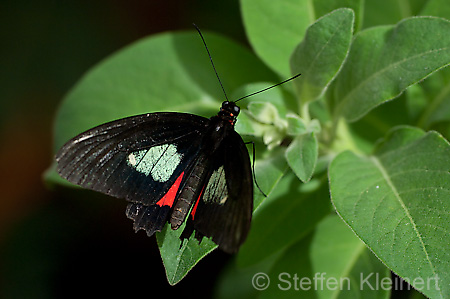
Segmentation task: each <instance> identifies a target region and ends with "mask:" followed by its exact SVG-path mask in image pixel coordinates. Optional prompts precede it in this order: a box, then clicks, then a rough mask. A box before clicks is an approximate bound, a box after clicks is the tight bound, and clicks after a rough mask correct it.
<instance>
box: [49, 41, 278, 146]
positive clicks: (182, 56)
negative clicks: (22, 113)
mask: <svg viewBox="0 0 450 299" xmlns="http://www.w3.org/2000/svg"><path fill="white" fill-rule="evenodd" d="M204 35H205V38H206V40H207V42H208V47H209V50H210V51H211V53H212V55H213V56H214V62H215V64H216V67H217V69H218V71H219V72H220V75H221V80H222V83H223V84H224V87H225V89H226V90H227V92H228V93H230V94H231V93H232V92H233V91H234V90H235V89H237V88H238V87H239V86H241V85H243V84H248V83H250V82H255V81H256V82H257V81H272V82H276V81H277V80H278V79H276V77H275V76H274V75H273V74H272V73H271V72H270V71H269V70H268V69H267V68H266V67H264V66H263V65H262V64H261V63H260V61H259V60H258V59H257V58H256V57H254V55H252V54H251V53H250V52H249V51H248V50H247V49H245V48H244V47H242V46H240V45H238V44H236V43H235V42H233V41H232V40H229V39H227V38H224V37H221V36H219V35H216V34H213V33H208V32H206V33H204ZM221 101H223V93H222V91H221V89H220V85H219V84H218V82H217V78H216V76H215V74H214V72H213V70H212V68H211V63H210V61H209V59H208V57H207V55H206V54H205V49H204V46H203V44H202V42H201V39H200V38H199V36H198V34H197V33H194V32H184V33H165V34H160V35H156V36H152V37H149V38H144V39H142V40H140V41H137V42H136V43H134V44H132V45H130V46H128V47H126V48H124V49H123V50H121V51H119V52H117V53H115V54H113V55H112V56H111V57H109V58H107V59H105V60H104V61H102V62H101V63H99V64H98V65H97V66H95V67H94V68H93V69H91V70H90V71H89V72H88V73H87V74H86V75H85V76H84V77H83V78H82V79H81V80H80V81H79V82H78V83H77V85H76V86H75V87H74V88H73V89H72V90H71V91H70V92H69V94H68V95H67V96H66V97H65V98H64V101H63V102H62V104H61V106H60V107H59V109H58V112H57V116H56V121H55V125H54V126H55V147H54V150H55V151H56V150H57V149H58V148H59V147H60V146H61V145H62V144H63V143H64V142H66V141H67V140H68V139H70V138H72V137H73V136H75V135H76V134H78V133H81V132H83V131H85V130H87V129H90V128H92V127H94V126H96V125H99V124H102V123H105V122H107V121H111V120H114V119H118V118H123V117H126V116H130V115H137V114H142V113H148V112H156V111H180V112H192V113H196V114H200V115H203V116H205V117H210V116H211V115H214V114H216V113H217V112H218V110H219V108H220V103H221Z"/></svg>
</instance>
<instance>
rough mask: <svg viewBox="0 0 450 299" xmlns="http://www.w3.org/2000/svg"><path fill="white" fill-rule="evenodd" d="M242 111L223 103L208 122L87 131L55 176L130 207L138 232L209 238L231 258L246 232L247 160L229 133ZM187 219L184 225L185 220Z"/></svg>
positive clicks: (175, 118) (164, 116) (63, 155)
mask: <svg viewBox="0 0 450 299" xmlns="http://www.w3.org/2000/svg"><path fill="white" fill-rule="evenodd" d="M238 114H239V107H238V106H237V105H236V104H235V103H234V102H228V101H225V102H223V103H222V107H221V109H220V112H219V113H218V114H217V115H216V116H213V117H211V118H210V119H208V118H204V117H201V116H197V115H193V114H187V113H173V112H161V113H150V114H143V115H138V116H132V117H128V118H124V119H120V120H116V121H113V122H109V123H106V124H103V125H100V126H98V127H95V128H93V129H90V130H88V131H86V132H84V133H81V134H80V135H78V136H76V137H74V138H73V139H71V140H70V141H68V142H67V143H66V144H65V145H64V146H63V147H62V148H61V149H60V151H59V152H58V153H57V155H56V160H57V163H58V166H57V171H58V173H59V174H60V175H61V176H62V177H63V178H66V179H67V180H69V181H70V182H72V183H75V184H77V185H80V186H82V187H85V188H88V189H92V190H95V191H99V192H102V193H105V194H108V195H111V196H114V197H119V198H124V199H126V200H127V201H129V202H130V203H129V204H128V206H127V210H126V214H127V216H128V217H129V218H131V219H132V220H133V221H134V228H135V230H140V229H143V230H145V231H146V232H147V234H148V235H149V236H151V235H153V234H154V232H156V231H161V230H162V229H163V227H164V225H165V223H167V222H168V223H170V225H171V228H172V229H178V228H180V227H181V226H182V224H183V223H184V222H186V226H185V228H184V231H183V233H182V234H181V238H182V239H186V238H189V237H190V235H191V234H192V233H193V231H194V230H195V232H196V233H195V237H196V238H197V239H198V240H201V239H202V238H203V236H206V237H211V238H212V240H213V241H214V242H215V243H217V244H218V245H219V247H220V248H221V249H223V250H224V251H226V252H236V251H237V250H238V248H239V247H240V245H241V244H242V243H243V242H244V240H245V238H246V236H247V233H248V230H249V228H250V222H251V214H252V208H253V180H252V174H251V166H250V158H249V155H248V151H247V148H246V147H245V144H244V142H243V141H242V138H241V137H240V135H239V134H238V133H237V132H236V131H235V130H234V124H235V122H236V117H237V115H238ZM186 218H187V221H186Z"/></svg>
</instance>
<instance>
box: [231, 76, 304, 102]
mask: <svg viewBox="0 0 450 299" xmlns="http://www.w3.org/2000/svg"><path fill="white" fill-rule="evenodd" d="M300 75H301V74H297V75H295V76H294V77H291V78H289V79H286V80H284V81H282V82H280V83H277V84H275V85H272V86H269V87H267V88H264V89H261V90H260V91H257V92H254V93H251V94H248V95H246V96H243V97H242V98H239V99H237V100H236V101H234V102H235V103H237V102H239V101H240V100H243V99H245V98H248V97H251V96H254V95H255V94H258V93H261V92H264V91H266V90H269V89H271V88H274V87H277V86H278V85H281V84H284V83H286V82H289V81H291V80H294V79H295V78H297V77H299V76H300Z"/></svg>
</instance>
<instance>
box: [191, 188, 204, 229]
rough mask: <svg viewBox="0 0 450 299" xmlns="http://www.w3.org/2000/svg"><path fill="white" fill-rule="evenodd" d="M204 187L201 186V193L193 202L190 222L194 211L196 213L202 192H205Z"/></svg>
mask: <svg viewBox="0 0 450 299" xmlns="http://www.w3.org/2000/svg"><path fill="white" fill-rule="evenodd" d="M205 186H206V185H205ZM205 186H203V188H202V191H201V192H200V195H199V196H198V198H197V201H196V202H195V205H194V207H193V208H192V211H191V216H192V220H194V215H195V211H197V206H198V203H199V202H200V198H202V195H203V191H204V190H205Z"/></svg>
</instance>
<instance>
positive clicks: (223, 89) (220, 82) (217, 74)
mask: <svg viewBox="0 0 450 299" xmlns="http://www.w3.org/2000/svg"><path fill="white" fill-rule="evenodd" d="M192 25H194V27H195V29H197V31H198V34H199V35H200V37H201V38H202V41H203V44H204V45H205V49H206V52H207V53H208V56H209V60H210V61H211V64H212V67H213V69H214V73H216V77H217V80H219V84H220V87H222V91H223V94H224V95H225V99H226V100H227V101H228V97H227V93H226V92H225V88H224V87H223V84H222V81H220V77H219V73H217V70H216V67H215V65H214V62H213V60H212V57H211V53H209V49H208V46H207V45H206V42H205V39H204V38H203V35H202V32H201V31H200V28H198V26H197V25H195V24H194V23H192Z"/></svg>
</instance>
